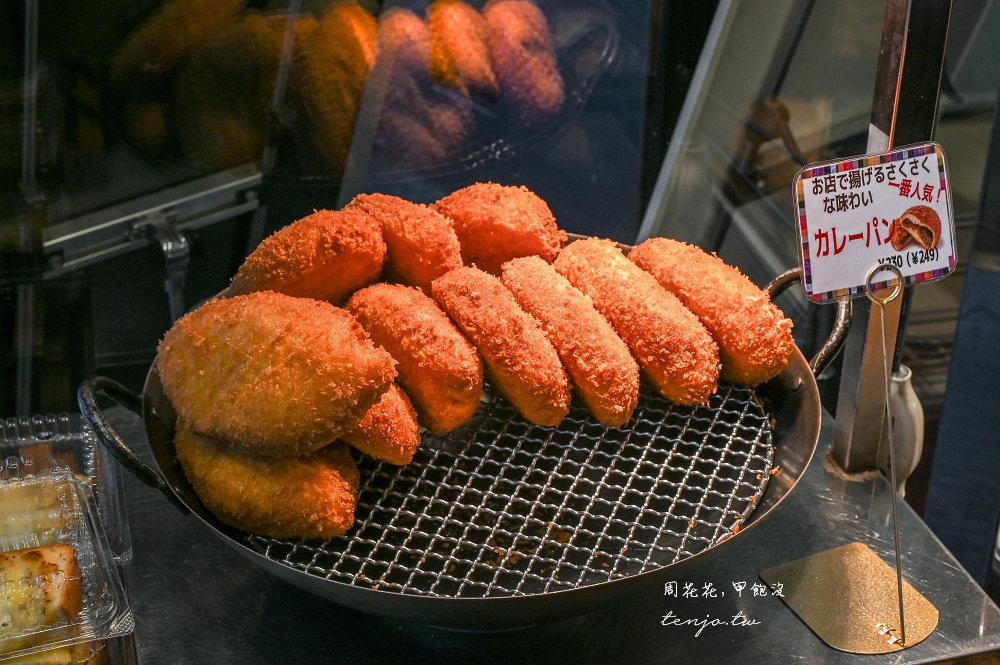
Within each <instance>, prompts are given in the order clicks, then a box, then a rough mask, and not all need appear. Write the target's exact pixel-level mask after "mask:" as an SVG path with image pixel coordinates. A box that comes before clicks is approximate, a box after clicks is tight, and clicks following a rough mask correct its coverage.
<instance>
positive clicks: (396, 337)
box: [346, 284, 483, 434]
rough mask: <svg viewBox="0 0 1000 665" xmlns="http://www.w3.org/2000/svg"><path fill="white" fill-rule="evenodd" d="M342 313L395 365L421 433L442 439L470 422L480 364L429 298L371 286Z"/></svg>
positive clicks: (418, 292)
mask: <svg viewBox="0 0 1000 665" xmlns="http://www.w3.org/2000/svg"><path fill="white" fill-rule="evenodd" d="M346 307H347V310H348V311H350V312H351V313H352V314H354V316H356V317H357V319H358V321H360V322H361V325H362V326H364V328H365V330H367V331H368V332H369V333H370V334H371V336H372V339H373V340H374V341H375V343H376V344H379V345H381V346H382V347H383V348H384V349H385V350H386V351H388V352H389V354H390V355H391V356H392V357H393V359H395V361H396V369H397V370H398V372H399V379H398V380H399V384H400V385H401V386H402V387H403V389H404V390H405V391H406V394H407V395H409V397H410V399H412V400H413V405H414V406H415V407H416V410H417V416H418V419H419V422H420V423H421V424H422V425H423V426H424V427H426V428H427V429H428V430H429V431H431V432H432V433H434V434H446V433H448V432H450V431H452V430H453V429H455V428H457V427H460V426H461V425H463V424H464V423H465V422H466V421H467V420H468V419H469V418H471V417H472V414H474V413H475V412H476V409H478V408H479V401H480V398H481V397H482V394H483V364H482V361H481V360H480V358H479V354H478V353H477V352H476V349H475V347H474V346H472V344H471V343H470V342H469V340H468V339H466V338H465V336H464V335H462V333H461V332H459V330H458V328H456V327H455V324H454V323H452V322H451V320H450V319H449V318H448V315H447V314H445V313H444V312H443V311H441V308H440V307H438V305H437V303H435V302H434V301H433V300H432V299H431V298H430V297H429V296H427V295H426V294H424V292H423V291H421V290H420V289H417V288H414V287H407V286H400V285H398V284H373V285H372V286H369V287H367V288H364V289H361V290H360V291H358V292H357V293H355V294H354V295H353V296H351V299H350V300H348V301H347V305H346Z"/></svg>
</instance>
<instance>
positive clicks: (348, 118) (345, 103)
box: [291, 1, 378, 173]
mask: <svg viewBox="0 0 1000 665" xmlns="http://www.w3.org/2000/svg"><path fill="white" fill-rule="evenodd" d="M377 35H378V22H377V21H376V20H375V17H374V16H372V15H371V14H369V13H368V12H366V11H365V10H364V8H362V7H361V5H359V4H358V3H357V2H353V1H349V2H337V3H335V4H333V5H332V6H331V7H330V8H329V9H328V10H327V11H326V13H325V14H323V17H322V18H321V19H320V21H319V25H318V26H317V27H316V29H315V30H303V31H302V32H301V34H300V35H299V38H297V39H296V46H295V58H294V66H293V69H292V80H291V82H292V87H293V90H294V92H295V94H296V96H297V98H298V100H299V102H300V103H301V105H302V109H303V112H304V115H305V116H306V119H307V122H308V125H309V133H310V136H311V140H312V142H313V143H314V145H315V148H316V149H317V150H318V151H319V153H320V154H321V155H322V156H323V158H324V159H325V160H326V162H327V166H328V167H330V168H331V169H332V170H333V171H334V172H335V173H340V172H341V171H343V168H344V165H345V164H346V163H347V156H348V153H349V152H350V149H351V141H352V139H353V137H354V126H355V119H356V117H357V113H358V107H359V106H360V104H361V98H362V95H363V94H364V90H365V83H366V81H367V79H368V74H369V72H370V71H371V69H372V66H373V65H374V62H375V57H376V52H377Z"/></svg>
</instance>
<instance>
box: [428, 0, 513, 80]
mask: <svg viewBox="0 0 1000 665" xmlns="http://www.w3.org/2000/svg"><path fill="white" fill-rule="evenodd" d="M427 27H428V28H429V29H430V35H431V73H432V74H433V75H434V78H435V80H438V81H441V82H442V83H444V84H445V85H449V86H452V87H456V88H459V89H462V90H467V91H468V92H470V93H473V94H478V95H483V96H486V97H496V96H497V94H498V93H499V91H500V90H499V86H498V84H497V77H496V73H494V71H493V61H492V58H491V56H490V28H489V26H488V25H487V24H486V19H484V18H483V15H482V14H480V13H479V10H477V9H476V8H475V7H473V6H472V5H470V4H468V3H467V2H463V1H462V0H434V2H432V3H431V4H430V7H428V8H427Z"/></svg>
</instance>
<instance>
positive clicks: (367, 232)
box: [226, 210, 386, 305]
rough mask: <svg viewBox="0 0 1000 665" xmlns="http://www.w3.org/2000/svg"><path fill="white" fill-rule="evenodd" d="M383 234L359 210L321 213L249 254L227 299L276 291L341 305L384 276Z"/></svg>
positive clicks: (377, 226) (372, 221)
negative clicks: (257, 292) (353, 294)
mask: <svg viewBox="0 0 1000 665" xmlns="http://www.w3.org/2000/svg"><path fill="white" fill-rule="evenodd" d="M385 252H386V248H385V242H384V241H383V240H382V230H381V229H380V228H379V224H378V222H376V221H375V220H374V219H373V218H372V217H371V216H370V215H367V214H365V213H363V212H361V211H360V210H338V211H334V210H320V211H318V212H315V213H313V214H312V215H309V216H308V217H303V218H302V219H300V220H298V221H296V222H293V223H291V224H289V225H288V226H286V227H284V228H282V229H279V230H277V231H276V232H275V233H273V234H272V235H270V236H268V237H267V238H265V239H264V240H263V242H261V243H260V245H258V246H257V248H256V249H255V250H254V251H253V252H251V253H250V256H248V257H247V258H246V259H245V260H244V261H243V264H242V265H241V266H240V267H239V269H238V270H237V271H236V275H234V276H233V279H232V281H231V283H230V284H229V288H228V290H227V292H226V293H227V295H242V294H246V293H251V292H254V291H277V292H279V293H284V294H286V295H290V296H297V297H301V298H315V299H317V300H327V301H329V302H331V303H333V304H335V305H336V304H340V303H341V302H343V301H344V300H345V299H346V298H347V297H348V296H350V295H351V294H352V293H353V292H354V291H357V290H358V289H360V288H361V287H363V286H367V285H369V284H371V283H373V282H375V280H377V279H378V277H379V275H381V274H382V266H383V263H384V262H385Z"/></svg>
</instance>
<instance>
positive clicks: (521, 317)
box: [431, 267, 570, 425]
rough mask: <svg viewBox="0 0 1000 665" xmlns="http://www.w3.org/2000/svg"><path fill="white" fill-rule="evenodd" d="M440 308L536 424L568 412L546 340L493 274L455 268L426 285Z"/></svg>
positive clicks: (565, 384) (566, 389)
mask: <svg viewBox="0 0 1000 665" xmlns="http://www.w3.org/2000/svg"><path fill="white" fill-rule="evenodd" d="M431 293H432V294H433V296H434V299H435V300H436V301H437V302H438V304H439V305H441V308H442V309H444V311H445V312H447V313H448V316H450V317H451V319H452V320H453V321H454V322H455V323H456V324H457V325H458V327H459V328H460V329H461V330H462V332H464V333H465V334H466V335H467V336H468V337H469V339H470V340H472V343H473V344H475V346H476V348H477V349H479V353H481V354H482V356H483V359H484V360H485V361H486V367H487V368H488V369H489V375H490V378H491V379H492V382H493V384H494V386H495V387H496V389H497V390H498V391H499V392H500V394H502V395H503V396H504V397H505V398H507V400H508V401H509V402H510V403H511V405H512V406H513V407H514V408H515V409H517V412H518V413H520V414H521V415H522V416H524V418H525V419H527V420H529V421H531V422H533V423H535V424H537V425H558V424H559V422H560V421H562V419H563V418H565V417H566V414H567V413H569V404H570V386H569V379H568V377H567V376H566V370H565V369H563V366H562V363H560V362H559V355H558V354H557V353H556V350H555V349H554V348H553V347H552V343H551V342H550V341H549V339H548V337H546V335H545V331H543V330H542V329H541V327H540V326H539V325H538V322H537V321H535V319H534V318H532V316H531V315H530V314H527V313H526V312H525V311H524V310H522V309H521V308H520V307H519V306H518V304H517V302H516V301H515V300H514V296H513V295H511V293H510V291H508V290H507V289H506V288H505V287H504V285H503V284H501V283H500V280H498V279H497V278H496V277H494V276H493V275H490V274H489V273H486V272H483V271H482V270H479V269H478V268H465V267H463V268H456V269H455V270H452V271H451V272H449V273H447V274H445V275H444V276H442V277H438V278H437V279H436V280H434V283H433V284H432V285H431Z"/></svg>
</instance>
